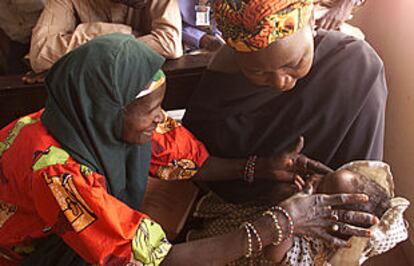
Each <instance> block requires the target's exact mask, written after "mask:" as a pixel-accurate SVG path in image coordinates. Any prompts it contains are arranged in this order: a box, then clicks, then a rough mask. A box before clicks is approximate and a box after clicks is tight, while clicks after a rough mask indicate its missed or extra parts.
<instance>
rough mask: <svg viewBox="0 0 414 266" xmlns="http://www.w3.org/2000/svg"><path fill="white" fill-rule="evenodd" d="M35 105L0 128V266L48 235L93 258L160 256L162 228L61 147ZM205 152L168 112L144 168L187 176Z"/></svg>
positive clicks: (146, 260) (153, 260)
mask: <svg viewBox="0 0 414 266" xmlns="http://www.w3.org/2000/svg"><path fill="white" fill-rule="evenodd" d="M42 112H43V110H41V111H39V112H37V113H33V114H30V115H27V116H25V117H22V118H20V119H18V120H16V121H14V122H12V123H11V124H9V125H8V126H6V127H5V128H3V129H2V130H0V265H17V264H19V262H21V260H22V259H23V258H24V257H25V256H27V255H28V254H30V253H31V252H32V251H33V250H34V248H35V245H34V243H35V242H36V240H38V239H41V238H44V237H46V236H48V235H51V234H57V235H58V236H60V237H61V238H63V240H64V241H65V243H66V244H67V245H69V246H70V247H71V248H72V249H74V250H75V251H76V252H77V253H78V254H79V255H80V256H81V257H82V258H83V259H84V260H86V261H87V262H89V263H92V264H100V265H108V264H111V265H125V264H127V263H128V262H133V263H136V264H138V265H139V264H143V265H158V264H159V263H161V261H162V259H163V258H164V257H165V256H166V255H167V253H168V251H169V249H170V247H171V244H169V242H168V241H167V239H166V237H165V234H164V232H163V230H162V229H161V227H160V226H159V225H158V224H157V223H155V222H154V221H152V220H151V218H149V217H148V216H147V215H145V214H143V213H141V212H139V211H137V210H134V209H131V208H129V207H128V206H127V205H126V204H124V203H123V202H121V201H119V200H118V199H116V198H115V197H113V196H112V195H110V194H109V193H108V192H107V190H106V185H105V183H106V182H105V178H104V176H102V175H100V174H98V173H96V172H94V171H92V170H91V169H89V168H88V167H86V166H84V165H81V164H79V163H78V162H76V161H75V160H74V159H73V158H72V157H71V156H70V155H69V154H68V153H67V152H66V151H65V150H63V149H62V148H61V146H60V145H59V143H58V142H57V141H56V140H55V139H54V138H53V137H52V136H51V135H50V134H49V133H48V132H47V130H46V129H45V127H44V126H43V124H42V122H41V121H40V116H41V114H42ZM207 157H208V153H207V151H206V149H205V148H204V146H203V145H202V144H201V143H200V142H198V141H197V140H196V139H195V138H194V137H193V136H192V134H191V133H190V132H188V131H187V130H186V129H185V128H183V127H182V126H181V125H180V124H179V123H177V122H175V121H174V120H172V119H171V118H168V119H166V121H165V122H164V123H162V124H160V126H159V127H158V128H157V130H156V132H155V134H154V137H153V152H152V160H151V166H150V174H151V175H152V176H155V177H159V178H162V179H188V178H191V177H192V176H193V175H194V174H195V173H196V172H197V168H198V167H200V166H201V165H202V164H203V163H204V161H205V160H206V159H207Z"/></svg>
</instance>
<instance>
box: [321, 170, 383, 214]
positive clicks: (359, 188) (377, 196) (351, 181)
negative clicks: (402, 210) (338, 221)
mask: <svg viewBox="0 0 414 266" xmlns="http://www.w3.org/2000/svg"><path fill="white" fill-rule="evenodd" d="M317 192H318V193H326V194H337V193H364V194H366V195H368V196H369V197H370V200H369V202H368V203H365V204H357V205H352V206H349V209H352V210H358V211H365V212H369V213H372V214H375V215H376V216H377V217H379V218H381V216H382V215H383V214H384V212H385V211H386V210H387V209H388V208H389V205H390V197H389V196H388V194H387V193H386V191H385V190H384V189H383V188H382V187H381V186H379V185H378V184H377V183H375V182H374V181H372V180H371V179H368V178H366V177H365V176H362V175H360V174H358V173H355V172H351V171H348V170H339V171H335V172H333V173H332V174H329V175H327V176H325V177H324V178H323V179H322V181H321V182H320V183H319V186H318V189H317Z"/></svg>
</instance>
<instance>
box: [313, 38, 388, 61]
mask: <svg viewBox="0 0 414 266" xmlns="http://www.w3.org/2000/svg"><path fill="white" fill-rule="evenodd" d="M315 46H316V47H315V60H322V59H326V58H330V59H331V60H335V59H340V60H346V61H349V62H351V63H353V65H354V66H370V67H372V68H375V69H381V68H382V67H383V62H382V60H381V58H380V57H379V55H378V53H377V52H376V51H375V49H374V48H373V47H372V46H371V45H370V44H369V43H368V42H367V41H366V40H363V39H358V38H355V37H353V36H350V35H347V34H345V33H342V32H339V31H325V30H319V31H318V35H317V37H316V38H315Z"/></svg>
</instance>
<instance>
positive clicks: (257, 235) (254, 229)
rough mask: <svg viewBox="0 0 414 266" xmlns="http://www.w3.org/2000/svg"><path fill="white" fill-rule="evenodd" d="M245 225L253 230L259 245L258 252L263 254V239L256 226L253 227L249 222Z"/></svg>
mask: <svg viewBox="0 0 414 266" xmlns="http://www.w3.org/2000/svg"><path fill="white" fill-rule="evenodd" d="M245 224H246V226H248V227H250V230H252V232H253V234H254V235H255V236H256V239H257V243H258V244H259V250H258V251H257V252H258V253H259V252H261V251H262V249H263V242H262V238H261V237H260V235H259V233H258V232H257V230H256V227H254V225H252V224H251V223H249V222H246V223H245Z"/></svg>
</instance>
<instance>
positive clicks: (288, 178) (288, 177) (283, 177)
mask: <svg viewBox="0 0 414 266" xmlns="http://www.w3.org/2000/svg"><path fill="white" fill-rule="evenodd" d="M273 174H274V178H275V179H276V181H278V182H284V183H294V182H295V180H296V179H297V177H296V176H298V175H297V174H295V173H293V172H288V171H284V170H275V171H273Z"/></svg>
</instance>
